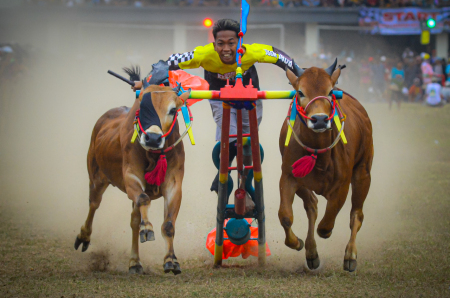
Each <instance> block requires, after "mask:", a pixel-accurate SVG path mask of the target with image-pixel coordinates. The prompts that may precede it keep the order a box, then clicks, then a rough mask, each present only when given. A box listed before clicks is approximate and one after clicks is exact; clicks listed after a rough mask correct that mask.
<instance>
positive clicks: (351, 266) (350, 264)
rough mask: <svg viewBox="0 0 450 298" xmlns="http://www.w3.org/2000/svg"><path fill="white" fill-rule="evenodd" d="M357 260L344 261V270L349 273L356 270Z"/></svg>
mask: <svg viewBox="0 0 450 298" xmlns="http://www.w3.org/2000/svg"><path fill="white" fill-rule="evenodd" d="M356 265H357V264H356V260H352V259H350V260H344V270H345V271H348V272H353V271H355V270H356Z"/></svg>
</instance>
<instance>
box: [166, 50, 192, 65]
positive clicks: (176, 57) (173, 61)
mask: <svg viewBox="0 0 450 298" xmlns="http://www.w3.org/2000/svg"><path fill="white" fill-rule="evenodd" d="M192 59H194V52H193V51H192V52H186V53H182V54H173V55H171V56H170V57H169V59H168V60H167V64H169V66H176V65H178V63H182V62H186V61H189V60H192Z"/></svg>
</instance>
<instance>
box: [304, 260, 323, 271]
mask: <svg viewBox="0 0 450 298" xmlns="http://www.w3.org/2000/svg"><path fill="white" fill-rule="evenodd" d="M306 264H308V268H309V269H310V270H316V269H317V268H319V266H320V259H319V257H317V258H315V259H306Z"/></svg>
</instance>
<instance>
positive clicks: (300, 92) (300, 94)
mask: <svg viewBox="0 0 450 298" xmlns="http://www.w3.org/2000/svg"><path fill="white" fill-rule="evenodd" d="M297 92H298V96H300V97H305V94H303V92H302V91H300V90H298V91H297Z"/></svg>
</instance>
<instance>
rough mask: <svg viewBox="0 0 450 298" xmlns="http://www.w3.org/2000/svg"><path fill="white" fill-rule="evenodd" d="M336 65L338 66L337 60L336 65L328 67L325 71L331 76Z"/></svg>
mask: <svg viewBox="0 0 450 298" xmlns="http://www.w3.org/2000/svg"><path fill="white" fill-rule="evenodd" d="M336 64H337V58H336V59H335V60H334V63H333V64H332V65H331V66H330V67H328V68H327V69H325V71H326V72H327V73H328V74H329V75H330V76H331V75H332V74H333V71H334V70H335V69H336Z"/></svg>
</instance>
